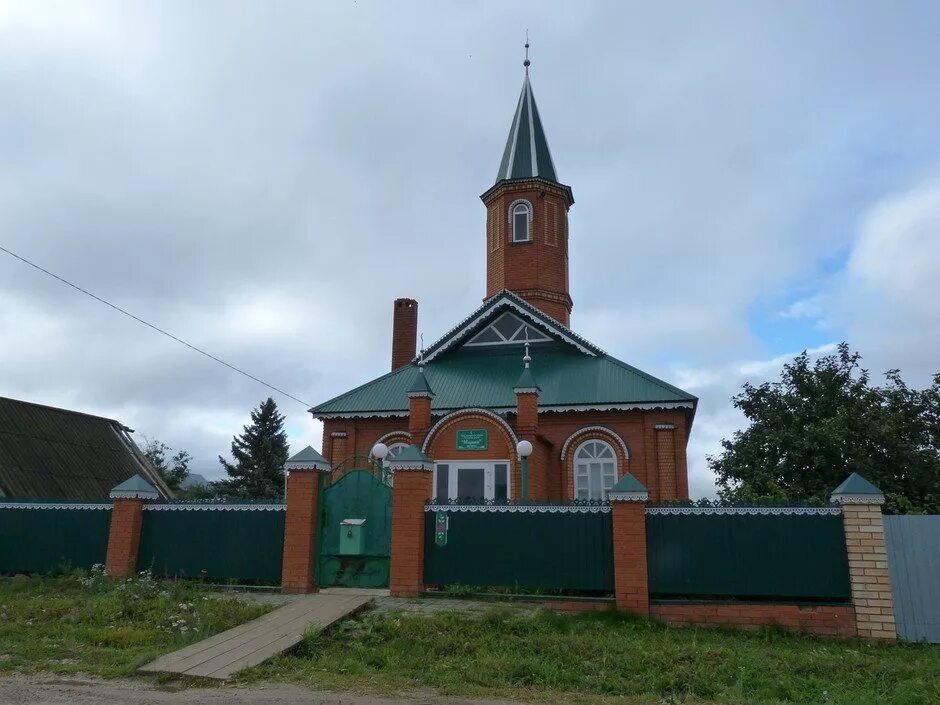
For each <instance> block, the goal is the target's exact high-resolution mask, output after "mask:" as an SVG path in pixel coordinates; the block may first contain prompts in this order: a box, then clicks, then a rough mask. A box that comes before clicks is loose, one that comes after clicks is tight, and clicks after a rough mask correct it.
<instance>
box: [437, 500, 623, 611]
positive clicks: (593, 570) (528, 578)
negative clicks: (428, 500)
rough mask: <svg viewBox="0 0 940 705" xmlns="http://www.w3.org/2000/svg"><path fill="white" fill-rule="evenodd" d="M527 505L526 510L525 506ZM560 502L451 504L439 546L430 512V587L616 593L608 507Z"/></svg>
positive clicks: (447, 511) (446, 513)
mask: <svg viewBox="0 0 940 705" xmlns="http://www.w3.org/2000/svg"><path fill="white" fill-rule="evenodd" d="M527 509H528V508H527ZM601 509H602V508H591V510H585V509H584V508H581V507H568V506H564V505H562V506H559V507H551V508H550V509H548V510H546V509H545V508H540V509H539V510H538V511H535V510H529V511H526V510H523V509H522V508H521V507H518V506H513V507H499V508H498V509H497V508H494V507H488V506H484V507H475V508H474V510H473V511H471V510H455V509H453V508H449V509H447V510H446V511H443V512H442V514H443V515H445V516H446V517H447V532H446V544H445V545H443V546H439V545H437V542H436V534H435V525H436V521H437V511H436V510H435V509H433V508H432V509H429V510H428V511H427V512H425V522H424V524H425V540H424V547H425V548H424V581H425V583H426V584H428V585H450V584H460V585H472V586H479V587H483V586H504V587H515V588H522V589H525V588H530V589H531V588H542V589H555V590H577V591H591V592H604V593H609V592H613V589H614V578H613V554H612V537H611V515H610V510H609V508H606V507H605V508H603V509H605V510H606V511H602V510H601Z"/></svg>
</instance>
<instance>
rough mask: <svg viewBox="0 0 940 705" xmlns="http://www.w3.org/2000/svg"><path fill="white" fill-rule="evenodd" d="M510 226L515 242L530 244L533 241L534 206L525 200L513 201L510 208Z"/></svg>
mask: <svg viewBox="0 0 940 705" xmlns="http://www.w3.org/2000/svg"><path fill="white" fill-rule="evenodd" d="M509 224H510V226H511V227H512V241H513V242H528V241H529V240H531V239H532V204H531V203H529V202H528V201H526V200H524V199H519V200H518V201H513V202H512V205H511V206H509Z"/></svg>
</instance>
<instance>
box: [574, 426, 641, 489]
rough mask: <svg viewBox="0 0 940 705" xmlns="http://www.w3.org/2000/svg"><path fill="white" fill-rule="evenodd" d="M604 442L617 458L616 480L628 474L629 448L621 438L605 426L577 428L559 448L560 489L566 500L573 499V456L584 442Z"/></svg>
mask: <svg viewBox="0 0 940 705" xmlns="http://www.w3.org/2000/svg"><path fill="white" fill-rule="evenodd" d="M591 440H600V441H606V442H607V443H609V444H610V446H611V447H612V448H613V449H614V453H615V454H616V456H617V479H618V480H619V479H620V478H621V477H623V476H624V473H628V472H630V448H629V447H628V446H627V444H626V442H625V441H624V440H623V438H621V437H620V434H618V433H617V432H616V431H614V430H613V429H610V428H607V427H606V426H585V427H584V428H579V429H578V430H577V431H575V432H574V433H572V434H571V435H570V436H568V438H567V439H566V440H565V442H564V444H562V446H561V466H562V475H563V477H562V487H563V488H564V489H563V491H564V496H565V498H566V499H574V496H575V494H574V455H575V451H576V450H577V449H578V448H579V447H580V446H581V444H582V443H584V442H585V441H591Z"/></svg>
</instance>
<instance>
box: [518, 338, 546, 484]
mask: <svg viewBox="0 0 940 705" xmlns="http://www.w3.org/2000/svg"><path fill="white" fill-rule="evenodd" d="M531 362H532V358H531V357H530V355H529V343H528V341H526V344H525V355H524V356H523V358H522V374H520V375H519V379H518V380H516V383H515V384H514V385H513V388H512V391H514V392H515V393H516V433H518V434H519V435H520V436H523V437H525V436H528V437H529V438H535V436H536V434H537V433H538V430H539V392H541V391H542V390H541V389H539V385H538V384H537V383H536V381H535V376H534V375H533V374H532V370H531V368H530V367H529V364H530V363H531ZM532 450H533V449H532V443H531V442H530V441H527V440H523V441H519V443H518V445H517V446H516V451H517V452H518V453H519V461H520V464H521V466H522V467H521V468H520V483H519V484H520V485H521V490H522V492H521V493H520V496H521V498H522V499H529V496H530V495H529V490H530V484H529V482H530V480H531V478H530V476H529V456H531V455H532ZM542 470H543V471H544V469H542ZM539 484H540V486H541V485H542V484H544V483H541V482H540V483H539ZM539 494H540V495H541V494H542V493H541V492H539Z"/></svg>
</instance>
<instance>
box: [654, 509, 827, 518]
mask: <svg viewBox="0 0 940 705" xmlns="http://www.w3.org/2000/svg"><path fill="white" fill-rule="evenodd" d="M841 513H842V508H841V507H647V509H646V514H647V515H656V514H673V515H678V514H681V515H689V514H698V515H712V516H719V515H728V514H740V515H747V516H780V515H787V516H790V515H799V516H813V515H816V516H819V515H838V514H841Z"/></svg>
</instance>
